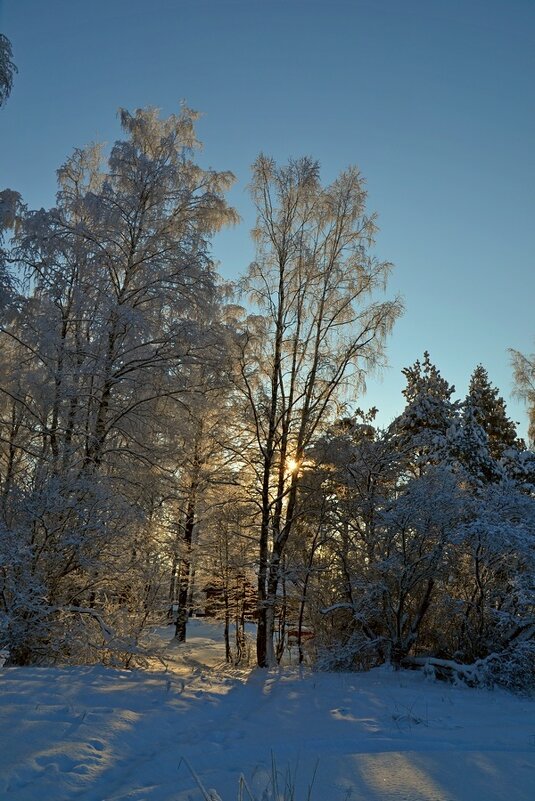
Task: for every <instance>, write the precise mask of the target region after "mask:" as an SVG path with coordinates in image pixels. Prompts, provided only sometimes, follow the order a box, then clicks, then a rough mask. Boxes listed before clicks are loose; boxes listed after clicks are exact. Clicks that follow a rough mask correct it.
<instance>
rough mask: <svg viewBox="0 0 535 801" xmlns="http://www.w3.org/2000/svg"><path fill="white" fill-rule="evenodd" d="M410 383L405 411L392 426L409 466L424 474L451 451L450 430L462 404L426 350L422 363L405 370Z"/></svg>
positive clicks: (416, 363) (408, 384) (406, 391)
mask: <svg viewBox="0 0 535 801" xmlns="http://www.w3.org/2000/svg"><path fill="white" fill-rule="evenodd" d="M402 372H403V374H404V375H405V377H406V379H407V386H406V387H405V389H404V390H403V395H404V396H405V399H406V401H407V405H406V407H405V409H404V411H403V412H402V413H401V415H400V416H399V417H397V418H396V419H395V420H394V422H393V423H392V424H391V426H390V432H391V433H392V434H393V435H394V436H395V438H396V441H397V446H398V449H399V450H400V451H402V452H404V453H405V454H406V456H407V469H408V470H409V472H410V473H412V474H413V475H421V474H422V472H424V471H425V469H426V468H427V467H428V466H430V465H433V464H438V463H440V462H441V461H443V459H444V458H445V455H446V453H447V452H448V450H449V441H448V431H449V429H450V427H451V426H452V425H453V423H454V422H455V421H456V420H457V419H458V416H459V407H460V404H459V402H458V401H453V400H452V395H453V393H454V392H455V387H454V386H453V385H451V384H449V383H448V382H447V381H446V379H445V378H442V376H441V374H440V371H439V370H438V368H437V367H435V365H434V364H433V363H432V362H431V359H430V356H429V353H428V352H427V351H425V353H424V360H423V363H420V361H416V362H415V363H414V364H413V365H412V366H411V367H406V368H405V369H404V370H403V371H402Z"/></svg>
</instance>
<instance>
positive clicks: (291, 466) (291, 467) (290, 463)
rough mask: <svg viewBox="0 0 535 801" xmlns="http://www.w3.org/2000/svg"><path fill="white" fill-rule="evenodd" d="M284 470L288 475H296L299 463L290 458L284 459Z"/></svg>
mask: <svg viewBox="0 0 535 801" xmlns="http://www.w3.org/2000/svg"><path fill="white" fill-rule="evenodd" d="M286 470H287V471H288V473H297V471H298V470H299V462H298V461H297V459H292V458H291V457H290V458H288V459H286Z"/></svg>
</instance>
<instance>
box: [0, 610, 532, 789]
mask: <svg viewBox="0 0 535 801" xmlns="http://www.w3.org/2000/svg"><path fill="white" fill-rule="evenodd" d="M172 634H173V631H172V628H171V627H169V628H167V629H164V628H162V629H160V630H159V631H158V633H157V634H155V637H156V636H157V637H159V638H160V642H161V656H162V658H163V660H164V662H165V663H166V665H167V669H165V667H164V665H163V664H162V663H160V662H155V663H154V664H153V666H152V668H151V669H150V670H145V671H141V670H139V671H126V670H114V669H111V668H103V667H78V668H3V669H1V670H0V722H1V723H0V799H2V801H3V800H4V799H6V801H33V799H36V801H68V800H70V799H77V801H126V800H127V799H128V801H202V799H203V794H202V792H201V790H200V789H199V786H198V784H197V782H196V781H195V780H194V777H193V776H192V773H191V772H190V767H188V766H191V768H192V769H193V770H194V771H195V773H196V774H197V776H198V777H199V779H200V781H201V783H202V785H203V786H204V787H205V788H207V790H208V789H212V788H213V789H215V790H216V791H217V793H218V794H219V796H220V798H221V799H222V801H236V799H237V797H238V780H239V776H240V774H242V773H243V775H244V777H245V779H246V780H247V782H248V785H249V787H250V789H251V791H252V792H253V793H254V794H255V796H256V797H257V798H258V799H259V800H260V799H262V798H269V799H270V801H271V799H272V797H273V795H272V787H271V781H270V776H271V770H272V758H273V759H274V761H275V763H276V766H277V769H278V771H279V772H280V774H281V781H280V785H281V788H282V786H283V785H284V779H283V774H284V773H285V772H286V771H287V769H289V770H290V771H291V774H292V776H293V777H294V779H293V781H294V784H295V788H296V795H295V801H301V799H303V800H304V799H306V797H307V792H308V787H309V784H310V782H311V780H312V778H313V776H314V771H315V768H316V767H317V769H316V774H315V778H314V782H313V786H312V794H311V799H312V801H534V799H535V701H534V700H530V699H525V698H521V697H517V696H513V695H510V694H508V693H506V692H503V691H494V692H489V691H483V690H474V689H468V688H466V687H453V686H450V685H447V684H444V683H439V682H435V681H432V680H429V679H427V678H426V677H425V676H424V675H423V674H422V673H416V672H404V671H402V672H397V673H396V672H393V671H390V670H389V669H379V670H372V671H370V672H369V673H354V674H350V673H313V672H310V671H306V670H305V671H303V670H299V669H298V668H292V667H286V668H282V669H279V670H276V671H266V670H259V669H254V670H237V669H232V668H228V667H226V666H225V665H224V663H223V643H222V632H221V626H220V625H219V624H215V623H209V622H206V621H199V620H192V621H190V623H189V632H188V634H189V637H188V643H187V644H186V645H177V644H175V643H173V641H172V639H171V638H172ZM181 758H182V762H181ZM184 760H185V761H184ZM212 797H214V798H216V797H217V796H216V795H213V796H212ZM246 797H248V796H246Z"/></svg>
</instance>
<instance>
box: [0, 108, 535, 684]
mask: <svg viewBox="0 0 535 801" xmlns="http://www.w3.org/2000/svg"><path fill="white" fill-rule="evenodd" d="M0 99H1V98H0ZM197 116H198V115H197V114H196V113H195V112H194V111H192V110H191V109H189V108H188V107H186V106H183V107H182V108H181V110H180V112H179V113H178V114H177V115H171V116H169V117H167V118H161V117H160V115H159V112H158V111H157V110H154V109H151V108H148V109H143V110H137V111H135V112H132V113H130V112H128V111H126V110H123V111H122V112H121V124H122V130H123V138H122V139H121V140H119V141H117V142H115V144H114V145H113V146H112V147H111V148H109V149H106V148H104V147H100V146H98V145H92V146H90V147H87V148H85V149H76V150H74V152H73V153H72V155H71V156H70V157H69V158H68V159H67V161H66V162H65V163H64V164H63V165H62V166H61V167H60V168H59V170H58V173H57V176H58V190H57V199H56V205H55V206H54V208H50V209H40V210H32V209H29V208H28V207H27V206H26V205H25V203H24V200H23V198H22V197H21V196H20V195H19V194H18V193H17V192H16V191H14V190H4V191H3V192H1V193H0V235H1V237H2V238H1V240H0V276H1V278H0V280H1V292H0V341H1V349H0V361H1V365H0V376H1V379H0V383H1V386H0V390H1V391H0V529H1V530H0V647H1V648H2V649H4V652H5V654H6V659H7V661H6V664H7V665H66V664H67V665H68V664H76V665H81V664H94V663H102V664H106V665H114V666H123V667H134V666H136V665H141V666H142V665H143V659H144V651H143V637H144V634H145V632H146V631H147V629H149V628H150V627H151V626H154V625H155V624H156V623H159V622H161V621H163V620H170V622H171V623H172V625H173V626H174V631H175V637H176V639H177V641H178V642H184V641H187V636H188V621H189V619H190V616H191V615H192V614H203V613H204V612H205V611H206V607H207V606H208V605H209V600H210V599H211V614H215V615H216V616H218V617H220V619H221V620H223V621H224V623H225V627H224V628H225V645H226V656H227V660H228V661H229V662H232V663H233V664H245V663H254V662H256V664H258V665H259V666H260V667H272V666H274V665H276V664H277V663H278V662H280V661H281V660H282V659H283V658H284V654H285V651H287V649H288V644H289V642H291V643H292V648H293V650H294V652H295V653H296V659H297V660H298V661H299V663H301V662H305V663H307V664H313V665H315V666H316V667H317V668H319V669H324V670H367V669H369V668H371V667H375V666H378V665H382V664H385V663H389V664H392V665H393V666H394V667H414V668H417V667H421V668H424V669H425V670H428V671H431V672H434V673H436V674H438V675H440V676H442V677H448V678H451V677H456V678H458V679H460V680H462V681H465V682H467V683H469V684H481V685H485V686H493V685H495V684H499V685H503V686H505V687H508V688H512V689H526V688H529V687H531V688H533V687H535V585H534V576H535V547H534V546H535V453H534V452H533V450H531V449H530V447H529V445H530V444H531V445H532V444H533V439H534V438H535V357H534V356H532V355H528V354H522V353H519V352H513V353H512V356H511V358H512V369H513V370H514V375H515V381H516V386H517V391H518V393H519V396H520V397H522V398H524V400H525V401H526V404H527V408H528V412H529V414H530V421H531V425H530V439H531V443H526V442H524V441H523V440H522V439H520V438H519V436H518V435H517V430H516V425H515V423H514V422H513V421H512V420H511V419H510V418H509V416H508V414H507V410H506V405H505V401H504V399H503V398H502V396H501V395H500V390H499V389H498V388H497V387H495V386H493V385H492V383H491V382H490V380H489V376H488V373H487V369H486V368H485V366H483V365H474V371H473V374H472V376H471V380H470V385H469V391H468V394H467V395H466V397H465V398H457V397H456V396H455V388H454V386H452V385H451V384H450V383H449V382H448V380H447V378H446V377H443V376H442V375H441V372H440V369H439V366H438V365H435V364H434V363H433V361H432V358H431V355H430V354H429V353H428V352H427V351H426V350H425V348H426V342H425V332H422V356H421V358H420V359H419V360H418V361H416V362H415V363H414V364H412V365H408V366H407V367H406V369H405V370H404V375H405V379H406V386H405V389H404V391H403V399H402V402H401V404H400V405H402V406H403V410H402V412H401V414H400V415H399V416H398V417H397V418H396V419H394V420H393V421H392V422H391V423H390V424H389V425H388V426H387V427H386V428H381V427H379V426H378V424H377V423H376V414H377V410H376V409H374V408H372V409H369V410H366V409H364V408H361V407H362V406H363V403H365V394H364V390H365V385H366V378H367V376H369V375H371V374H372V373H373V371H375V370H378V369H380V368H381V366H382V365H384V364H385V363H386V360H387V350H386V349H387V346H388V339H389V337H390V335H391V334H392V331H393V330H394V331H395V322H396V320H397V319H398V318H399V317H400V315H401V314H402V313H403V302H402V299H401V298H399V297H390V296H389V294H388V288H387V282H388V277H389V274H390V272H391V270H392V269H393V266H392V265H391V264H390V263H388V262H382V261H380V260H378V259H377V258H376V256H375V255H374V239H375V234H376V231H377V219H376V216H375V214H374V213H373V212H372V211H370V210H368V208H367V193H366V188H365V182H364V179H363V177H362V176H361V174H360V172H359V170H358V169H357V168H356V167H348V168H347V169H346V170H345V171H343V172H342V173H341V174H340V175H339V176H338V177H337V178H336V180H334V182H332V183H330V184H328V185H325V184H324V183H323V182H322V179H321V175H320V167H319V164H318V163H317V162H316V161H314V160H313V159H312V158H310V157H303V158H297V159H291V160H289V161H288V162H287V163H286V164H283V165H280V164H278V163H277V162H276V161H275V160H274V159H272V158H271V157H269V156H267V155H264V154H261V155H259V156H258V158H257V159H256V161H255V163H254V164H253V166H252V169H251V176H250V184H249V193H250V197H251V199H252V202H253V204H254V207H255V209H256V224H255V227H254V229H253V231H252V237H253V240H254V245H255V250H256V255H255V259H254V261H253V263H252V264H251V265H250V266H249V268H248V270H247V271H246V272H245V273H244V275H243V276H241V278H239V279H237V280H236V281H235V282H234V283H229V282H228V281H224V280H223V279H222V277H221V276H219V275H218V272H217V268H216V263H215V261H214V258H215V257H216V256H217V254H216V253H214V254H213V253H212V239H213V237H214V235H215V234H216V232H218V231H219V230H220V229H221V228H223V227H224V226H228V225H235V224H238V223H239V216H238V213H237V212H236V210H234V209H233V208H232V207H230V205H229V204H228V203H227V201H226V199H225V198H226V193H227V191H228V190H229V188H230V187H231V186H232V183H233V181H234V177H233V175H232V174H231V173H230V172H225V171H221V172H217V171H215V170H212V169H204V168H201V166H200V165H199V163H198V159H197V158H196V156H197V150H198V147H199V142H198V141H197V137H196V130H195V128H196V120H197ZM393 259H394V260H395V254H393ZM393 335H394V336H395V333H394V334H393ZM507 344H508V343H504V347H506V346H507ZM250 621H254V623H255V624H256V632H257V634H256V642H255V643H253V642H251V640H250V639H249V637H250V635H248V634H247V633H246V622H250Z"/></svg>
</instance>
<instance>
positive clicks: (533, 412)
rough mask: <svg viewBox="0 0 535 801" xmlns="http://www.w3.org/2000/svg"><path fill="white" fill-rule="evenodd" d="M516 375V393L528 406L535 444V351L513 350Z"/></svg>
mask: <svg viewBox="0 0 535 801" xmlns="http://www.w3.org/2000/svg"><path fill="white" fill-rule="evenodd" d="M510 353H511V359H512V363H513V370H514V376H515V384H516V389H515V394H516V395H517V397H518V398H520V399H521V400H523V401H524V402H525V403H526V405H527V407H528V415H529V430H528V433H529V437H530V440H531V442H532V444H533V445H535V353H532V354H530V355H529V356H525V355H524V354H523V353H520V351H518V350H511V351H510Z"/></svg>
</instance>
